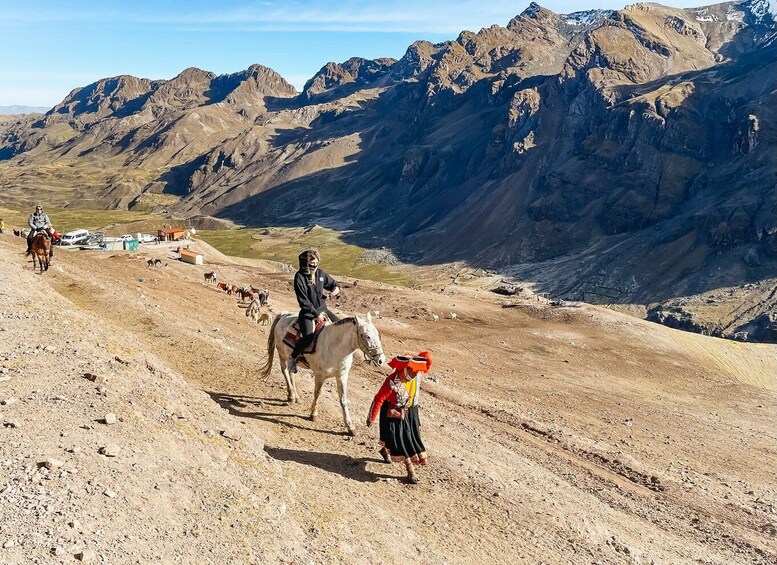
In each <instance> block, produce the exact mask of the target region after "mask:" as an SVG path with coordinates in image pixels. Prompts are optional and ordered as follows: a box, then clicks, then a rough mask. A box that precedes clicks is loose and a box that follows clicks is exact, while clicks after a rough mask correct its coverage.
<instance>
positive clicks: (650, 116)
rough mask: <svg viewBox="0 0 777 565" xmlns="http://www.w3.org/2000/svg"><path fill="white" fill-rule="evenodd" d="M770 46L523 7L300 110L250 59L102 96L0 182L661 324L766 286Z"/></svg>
mask: <svg viewBox="0 0 777 565" xmlns="http://www.w3.org/2000/svg"><path fill="white" fill-rule="evenodd" d="M775 30H776V28H775V14H774V11H773V9H772V8H771V7H770V4H769V3H768V1H767V0H747V1H745V2H727V3H722V4H716V5H711V6H705V7H701V8H695V9H675V8H669V7H665V6H661V5H658V4H652V3H639V4H634V5H631V6H628V7H626V8H625V9H623V10H618V11H610V10H592V11H586V12H579V13H575V14H566V15H563V14H556V13H553V12H551V11H549V10H547V9H545V8H542V7H540V6H539V5H537V4H534V3H532V4H531V5H530V6H529V7H528V8H527V9H526V10H525V11H524V12H523V13H521V14H520V15H518V16H516V17H515V18H514V19H513V20H511V21H510V22H509V23H508V24H507V25H506V26H505V27H502V26H498V25H494V26H491V27H489V28H484V29H481V30H480V31H479V32H477V33H474V32H469V31H465V32H462V33H461V34H460V35H459V36H458V37H457V38H456V39H455V40H452V41H447V42H443V43H439V44H432V43H429V42H425V41H419V42H416V43H414V44H413V45H411V46H410V47H409V48H408V49H407V52H406V53H405V55H404V56H403V57H402V58H400V59H399V60H398V61H394V60H392V59H377V60H374V61H369V60H365V59H360V58H352V59H349V60H348V61H346V62H344V63H340V64H337V63H329V64H327V65H325V66H324V67H323V68H322V69H321V70H320V71H319V72H318V73H316V75H315V76H314V77H313V78H311V80H310V81H308V83H307V84H306V85H305V88H304V90H303V92H302V93H297V92H295V90H294V89H293V87H291V86H290V85H289V84H288V83H286V82H285V81H284V80H283V79H282V78H281V77H280V76H279V75H277V74H276V73H274V72H273V71H272V70H270V69H267V68H265V67H261V66H258V65H257V66H254V67H251V68H250V69H248V70H247V71H245V72H242V73H236V74H234V75H223V76H215V75H213V73H208V72H206V71H202V70H199V69H187V70H186V71H184V72H182V73H181V74H180V75H179V76H177V77H175V78H174V79H172V80H169V81H150V80H146V79H139V78H135V77H127V76H122V77H115V78H110V79H105V80H102V81H99V82H97V83H95V84H92V85H89V86H86V87H84V88H80V89H76V90H74V91H73V92H72V93H71V94H70V95H69V96H68V97H67V98H66V99H65V100H64V101H63V102H62V103H61V104H59V105H57V106H56V107H55V108H54V109H52V110H51V111H50V112H48V113H47V114H46V115H45V116H44V117H43V118H41V117H40V116H36V117H22V118H20V119H18V120H12V121H7V122H4V123H3V124H1V125H0V159H2V161H0V187H2V190H3V192H4V194H7V195H8V199H9V201H10V202H11V203H14V202H16V203H19V204H22V203H24V202H27V201H29V200H30V198H31V196H30V194H31V193H30V188H31V187H33V186H34V187H35V188H36V193H37V194H38V195H40V197H42V198H45V199H49V200H51V201H53V202H59V203H63V204H68V205H80V206H95V205H97V206H107V207H120V208H123V207H138V206H157V205H164V206H166V207H169V206H171V207H172V210H173V211H174V212H175V213H177V214H180V215H185V216H188V215H193V214H210V215H215V216H222V217H228V218H231V219H234V220H237V221H239V222H243V223H247V224H254V225H262V224H275V225H278V224H287V225H300V224H309V223H312V222H314V221H315V222H317V223H319V224H322V225H326V226H330V227H336V228H341V229H349V230H352V232H351V233H352V235H350V236H349V237H352V238H353V239H354V240H356V241H358V242H360V243H363V244H368V245H369V244H374V243H375V242H377V241H380V243H381V244H386V243H387V244H389V245H391V246H393V248H394V249H395V250H396V251H397V252H398V253H399V254H400V255H401V256H403V257H404V258H405V259H408V260H413V261H419V262H436V261H448V260H452V259H466V260H469V261H471V262H472V263H474V264H477V265H479V266H482V267H489V268H502V269H506V270H507V271H508V272H510V273H512V274H514V275H516V276H520V277H521V278H524V279H526V280H532V281H536V282H537V283H538V285H539V286H540V288H542V289H543V290H547V291H549V292H552V293H553V294H555V295H558V296H563V297H568V298H582V299H585V300H590V301H599V302H622V303H640V304H645V305H651V306H652V307H654V306H655V305H656V304H657V303H661V302H663V301H665V300H668V299H671V298H674V297H678V296H690V295H698V294H701V293H704V292H707V291H710V290H714V289H719V288H729V287H738V286H740V285H745V284H746V283H753V282H759V281H761V282H763V281H766V280H770V279H771V278H772V277H774V276H775V273H777V251H775V249H777V241H776V239H777V188H775V186H776V184H777V163H776V162H775V160H774V158H773V155H774V153H775V141H776V140H775V137H776V134H775V126H774V123H775V119H774V118H775V108H776V107H777V106H776V105H775V94H774V93H775V86H776V85H775V82H777V78H775V77H777V72H775V71H777V69H776V68H775V67H776V66H777V65H775V63H776V62H777V46H776V45H775V34H776V31H775ZM759 288H760V286H759ZM741 291H742V292H743V293H745V294H746V293H747V291H746V289H745V288H743V289H741ZM734 296H737V297H740V296H741V295H740V294H739V293H734ZM772 298H773V297H772ZM739 299H740V298H736V299H735V301H736V300H739ZM764 308H765V309H766V310H767V311H768V310H770V309H773V305H772V304H771V303H768V304H766V305H765V306H764V305H763V304H762V305H761V307H760V309H759V311H763V310H764Z"/></svg>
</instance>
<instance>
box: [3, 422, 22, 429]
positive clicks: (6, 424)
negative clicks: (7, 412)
mask: <svg viewBox="0 0 777 565" xmlns="http://www.w3.org/2000/svg"><path fill="white" fill-rule="evenodd" d="M3 427H4V428H21V427H22V424H21V422H19V421H18V420H6V421H5V422H3Z"/></svg>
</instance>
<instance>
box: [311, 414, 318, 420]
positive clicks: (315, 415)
mask: <svg viewBox="0 0 777 565" xmlns="http://www.w3.org/2000/svg"><path fill="white" fill-rule="evenodd" d="M310 421H311V422H318V414H311V415H310Z"/></svg>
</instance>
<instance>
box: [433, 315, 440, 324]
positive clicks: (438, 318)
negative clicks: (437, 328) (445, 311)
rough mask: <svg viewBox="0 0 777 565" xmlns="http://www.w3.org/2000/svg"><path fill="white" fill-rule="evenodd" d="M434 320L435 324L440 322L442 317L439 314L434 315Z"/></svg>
mask: <svg viewBox="0 0 777 565" xmlns="http://www.w3.org/2000/svg"><path fill="white" fill-rule="evenodd" d="M432 320H434V321H435V322H438V321H439V320H440V317H439V316H438V315H437V314H432Z"/></svg>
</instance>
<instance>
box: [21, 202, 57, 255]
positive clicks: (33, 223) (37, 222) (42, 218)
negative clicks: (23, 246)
mask: <svg viewBox="0 0 777 565" xmlns="http://www.w3.org/2000/svg"><path fill="white" fill-rule="evenodd" d="M27 225H28V226H30V233H28V234H27V253H30V251H31V249H32V240H33V239H35V235H36V234H37V233H38V232H44V233H45V234H46V236H47V237H50V235H49V234H50V230H51V220H49V216H48V214H46V213H45V212H44V211H43V206H41V205H40V204H38V205H37V206H35V211H34V212H33V213H32V214H30V217H29V218H28V219H27ZM53 256H54V247H53V246H52V247H51V251H50V252H49V257H53Z"/></svg>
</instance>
